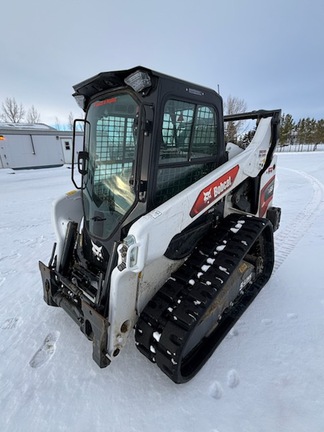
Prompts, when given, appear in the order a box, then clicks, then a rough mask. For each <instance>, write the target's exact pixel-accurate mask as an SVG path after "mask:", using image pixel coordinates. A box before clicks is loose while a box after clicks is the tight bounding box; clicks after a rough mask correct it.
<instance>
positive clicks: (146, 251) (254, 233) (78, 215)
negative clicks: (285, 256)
mask: <svg viewBox="0 0 324 432" xmlns="http://www.w3.org/2000/svg"><path fill="white" fill-rule="evenodd" d="M74 90H75V93H74V97H75V98H76V100H77V101H78V103H79V105H80V106H81V107H82V109H83V110H84V111H85V113H86V116H85V120H76V121H75V125H74V129H75V130H79V127H80V123H81V126H82V127H83V129H84V145H83V150H82V151H80V152H79V153H78V155H77V160H76V163H75V164H74V161H73V164H72V181H73V183H74V185H75V187H76V189H77V190H76V191H73V192H69V193H67V194H66V195H65V196H64V197H62V198H60V199H59V200H58V201H57V202H56V203H55V204H54V209H53V221H54V226H55V230H56V237H57V242H56V243H55V245H54V248H53V252H52V256H51V258H50V261H49V264H48V265H45V264H43V263H42V262H40V263H39V266H40V271H41V275H42V281H43V290H44V299H45V301H46V303H47V304H48V305H51V306H60V307H61V308H63V309H64V310H65V311H66V312H67V313H68V314H69V315H70V316H71V317H72V319H73V320H74V321H75V322H76V323H77V324H78V325H79V327H80V329H81V331H82V332H83V333H84V334H85V335H86V336H87V337H88V338H89V339H90V340H91V341H92V343H93V359H94V360H95V362H96V363H97V364H98V365H99V366H100V367H106V366H108V365H109V363H110V362H111V361H112V360H113V359H114V358H115V357H117V356H118V355H119V353H120V352H121V351H122V349H123V347H124V346H125V343H126V341H127V338H128V336H130V335H132V336H134V338H135V344H136V346H137V348H138V349H139V351H140V352H141V353H143V354H144V356H146V357H147V358H148V359H149V360H150V361H151V362H154V363H156V364H157V366H158V367H159V368H160V369H161V370H162V371H163V372H164V373H165V374H166V375H167V376H168V377H169V378H170V379H171V380H173V381H174V382H176V383H183V382H186V381H188V380H190V379H191V378H192V377H193V376H194V375H195V374H196V373H197V372H198V371H199V370H200V368H201V367H202V366H203V365H204V363H205V362H206V361H207V359H208V358H209V357H210V355H211V354H212V353H213V351H214V350H215V348H216V347H217V345H218V344H219V343H220V342H221V341H222V339H223V338H224V337H225V335H226V334H227V333H228V331H229V330H230V329H231V327H232V326H233V325H234V323H235V322H236V321H237V320H238V319H239V318H240V316H241V315H242V314H243V312H244V311H245V310H246V309H247V307H248V306H249V304H250V303H251V302H252V301H253V299H254V298H255V296H256V295H257V294H258V293H259V292H260V290H261V289H262V287H263V286H264V285H265V284H266V282H267V281H268V279H269V278H270V275H271V272H272V269H273V265H274V241H273V232H274V231H275V230H276V229H277V228H278V226H279V221H280V209H279V208H276V207H273V206H272V199H273V193H274V181H275V173H276V156H275V155H274V150H275V147H276V143H277V139H278V130H279V123H280V110H273V111H264V110H260V111H253V112H250V113H242V114H236V115H232V116H225V117H224V116H223V106H222V98H221V97H220V95H219V94H217V93H216V92H215V91H213V90H210V89H209V88H205V87H202V86H199V85H196V84H191V83H188V82H185V81H182V80H179V79H176V78H173V77H170V76H167V75H163V74H161V73H157V72H155V71H152V70H149V69H147V68H144V67H141V66H139V67H136V68H133V69H130V70H124V71H114V72H105V73H100V74H99V75H97V76H95V77H93V78H90V79H88V80H86V81H83V82H81V83H80V84H78V85H75V86H74ZM246 119H250V120H255V121H256V124H257V127H256V130H255V132H254V135H253V138H252V140H251V142H250V144H249V145H248V146H247V147H246V149H244V150H243V149H242V148H240V147H239V146H238V145H236V144H234V143H227V144H226V143H225V138H224V123H225V122H236V121H240V120H246ZM73 151H74V153H76V151H75V148H74V150H73ZM77 171H78V172H77Z"/></svg>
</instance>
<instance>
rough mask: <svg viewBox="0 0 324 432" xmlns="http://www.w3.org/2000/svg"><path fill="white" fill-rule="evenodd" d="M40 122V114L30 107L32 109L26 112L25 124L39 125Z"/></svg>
mask: <svg viewBox="0 0 324 432" xmlns="http://www.w3.org/2000/svg"><path fill="white" fill-rule="evenodd" d="M39 122H40V114H39V112H38V111H37V109H36V108H35V107H34V105H32V107H31V108H30V109H29V110H28V113H27V123H39Z"/></svg>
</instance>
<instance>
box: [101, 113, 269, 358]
mask: <svg viewBox="0 0 324 432" xmlns="http://www.w3.org/2000/svg"><path fill="white" fill-rule="evenodd" d="M270 141H271V118H263V119H261V120H260V123H259V126H258V129H257V131H256V133H255V135H254V138H253V140H252V142H251V144H250V145H249V146H248V147H247V149H246V150H244V151H241V152H238V151H237V152H236V155H235V156H233V157H232V158H231V159H230V160H229V161H228V162H226V163H225V164H223V165H221V166H220V167H218V168H217V169H216V170H215V171H213V172H211V173H210V174H208V175H207V176H205V177H203V178H202V179H201V180H199V181H198V182H196V183H195V184H193V185H191V186H190V187H189V188H187V189H185V190H184V191H182V192H180V193H179V194H178V195H176V196H174V197H173V198H171V199H170V200H168V201H167V202H165V203H163V204H162V205H160V206H159V207H157V208H156V209H155V210H153V211H151V212H150V213H148V214H146V215H145V216H143V217H141V218H140V219H139V220H138V221H136V222H135V223H134V224H133V225H132V226H131V228H130V230H129V235H131V236H133V237H134V239H135V243H134V244H132V246H131V247H130V248H129V249H128V252H127V257H126V268H125V269H124V270H122V271H120V270H119V269H118V268H117V267H116V268H115V269H114V270H113V272H112V276H111V286H110V300H109V304H110V311H109V322H110V326H109V328H108V355H109V356H112V355H113V353H114V352H115V350H118V351H119V350H120V348H121V347H122V346H123V345H124V344H125V341H126V338H127V335H128V334H129V332H130V330H131V328H132V326H133V324H134V321H135V320H136V316H137V315H136V314H137V311H136V306H137V305H142V304H143V303H145V301H147V300H148V298H149V297H152V295H153V294H154V289H153V287H152V285H151V284H150V287H149V289H148V290H149V292H150V296H148V295H147V293H146V295H145V301H143V299H141V295H142V293H143V292H145V290H144V289H143V287H142V286H141V283H143V280H142V279H141V278H142V275H141V272H144V275H145V270H146V268H147V267H150V266H152V268H153V267H154V264H153V263H154V262H158V260H159V258H161V257H162V256H163V254H164V253H165V251H166V249H167V247H168V245H169V243H170V241H171V239H172V238H173V237H174V236H175V235H176V234H178V233H180V232H181V231H182V230H183V229H184V228H186V227H187V226H188V225H189V224H190V223H192V222H193V220H195V218H197V217H199V216H200V215H201V214H202V213H204V212H205V211H206V210H208V209H209V208H210V207H212V206H213V205H214V204H215V203H216V202H217V201H219V200H221V199H222V198H223V197H224V195H225V194H228V193H229V192H230V191H231V190H233V189H234V188H235V187H236V186H237V185H238V184H240V183H241V182H242V181H244V180H245V179H246V178H247V177H256V176H257V175H258V174H259V172H260V171H261V170H262V169H263V167H264V165H265V161H266V157H267V154H268V151H269V146H270ZM206 197H207V198H206ZM199 199H201V200H202V202H203V208H202V209H201V211H198V212H197V214H195V215H194V216H193V215H192V213H193V209H194V208H195V206H196V204H198V203H199ZM198 210H199V209H198ZM134 252H136V255H137V261H136V263H134V264H133V265H132V266H131V265H130V262H131V255H132V254H133V255H134ZM161 265H162V262H161ZM167 265H168V264H166V263H164V264H163V266H165V270H162V271H161V273H162V274H163V275H164V276H165V278H164V279H163V281H165V280H166V279H167V277H168V276H169V275H170V274H171V272H170V273H168V271H167ZM169 271H170V270H169ZM144 280H145V279H144ZM163 281H162V283H163ZM160 282H161V280H160ZM146 292H147V291H146ZM128 320H130V321H131V325H129V326H127V331H124V333H123V334H121V331H120V329H121V328H123V329H125V325H124V326H123V324H124V323H125V322H126V321H128Z"/></svg>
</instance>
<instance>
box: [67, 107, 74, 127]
mask: <svg viewBox="0 0 324 432" xmlns="http://www.w3.org/2000/svg"><path fill="white" fill-rule="evenodd" d="M73 122H74V115H73V112H72V111H70V113H69V118H68V126H69V130H73Z"/></svg>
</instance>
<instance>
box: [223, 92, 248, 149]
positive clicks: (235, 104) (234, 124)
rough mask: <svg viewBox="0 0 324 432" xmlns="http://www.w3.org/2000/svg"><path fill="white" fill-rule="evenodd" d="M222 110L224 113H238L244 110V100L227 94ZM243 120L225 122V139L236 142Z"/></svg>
mask: <svg viewBox="0 0 324 432" xmlns="http://www.w3.org/2000/svg"><path fill="white" fill-rule="evenodd" d="M224 111H225V114H226V115H231V114H239V113H244V112H246V102H245V100H244V99H240V98H238V97H235V96H231V95H229V96H228V98H227V100H226V102H225V103H224ZM243 124H244V121H228V122H226V123H225V135H226V140H227V141H231V142H236V141H237V138H238V135H239V134H240V132H241V129H242V126H243Z"/></svg>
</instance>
